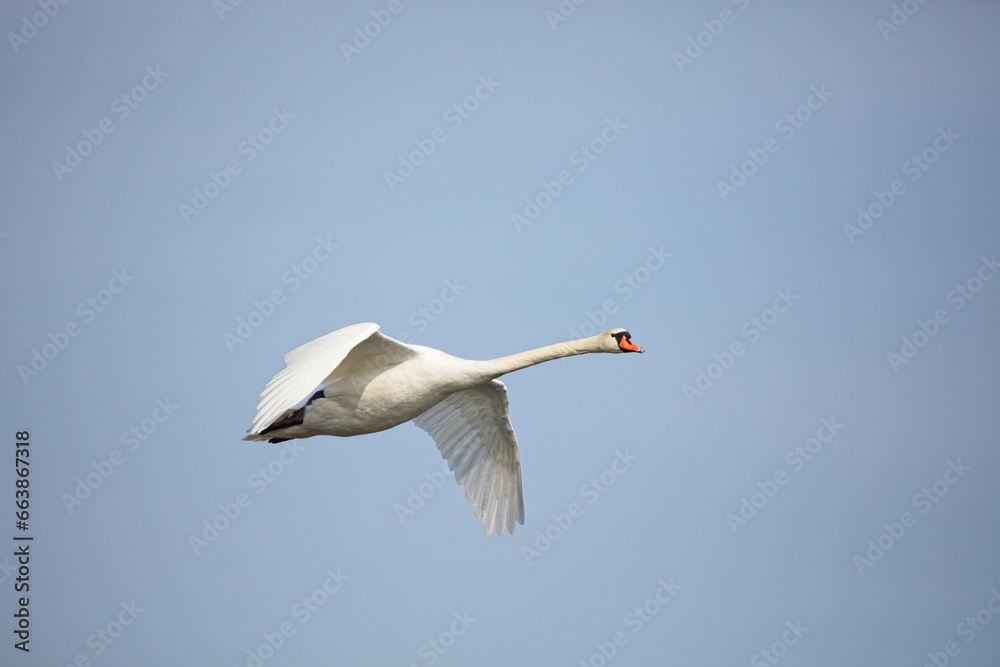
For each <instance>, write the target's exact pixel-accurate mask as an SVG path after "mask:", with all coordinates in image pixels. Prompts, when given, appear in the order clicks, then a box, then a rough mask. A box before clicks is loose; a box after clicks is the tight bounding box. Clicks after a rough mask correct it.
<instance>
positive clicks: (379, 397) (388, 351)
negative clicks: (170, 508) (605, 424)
mask: <svg viewBox="0 0 1000 667" xmlns="http://www.w3.org/2000/svg"><path fill="white" fill-rule="evenodd" d="M642 351H643V349H642V348H641V347H639V346H638V345H635V344H634V343H632V341H631V337H630V336H629V334H628V332H627V331H625V330H624V329H612V330H610V331H607V332H605V333H602V334H598V335H597V336H593V337H591V338H583V339H580V340H576V341H570V342H568V343H559V344H556V345H549V346H546V347H542V348H538V349H536V350H530V351H528V352H522V353H520V354H514V355H511V356H509V357H501V358H499V359H493V360H490V361H470V360H467V359H460V358H458V357H453V356H451V355H450V354H445V353H444V352H441V351H439V350H435V349H433V348H430V347H424V346H423V345H407V344H404V343H401V342H399V341H397V340H394V339H392V338H389V337H388V336H384V335H382V334H381V333H379V326H378V325H377V324H372V323H364V324H354V325H352V326H349V327H345V328H343V329H339V330H337V331H334V332H333V333H330V334H327V335H326V336H322V337H321V338H317V339H316V340H314V341H312V342H310V343H306V344H305V345H303V346H301V347H298V348H296V349H294V350H292V351H291V352H289V353H288V354H286V355H285V357H284V360H285V368H284V370H282V371H281V372H280V373H278V374H277V375H276V376H274V377H273V378H272V379H271V381H270V382H268V383H267V386H265V387H264V391H263V392H262V393H261V399H260V403H259V404H258V405H257V413H256V415H255V416H254V419H253V425H252V426H251V427H250V430H249V431H248V432H247V435H246V436H245V437H244V438H243V439H244V440H271V441H273V442H280V441H282V440H288V439H292V438H308V437H310V436H314V435H336V436H352V435H360V434H362V433H375V432H377V431H384V430H385V429H387V428H392V427H393V426H397V425H399V424H402V423H403V422H407V421H410V420H413V421H414V423H416V425H417V426H419V427H420V428H422V429H423V430H425V431H427V433H428V434H430V436H431V437H432V438H433V439H434V441H435V443H436V444H437V446H438V449H439V450H440V451H441V455H442V456H443V457H444V458H445V459H446V460H447V461H448V467H449V468H451V470H452V471H453V472H454V473H455V479H456V480H457V481H458V483H459V484H461V485H462V486H463V487H464V488H465V495H466V498H468V499H469V500H471V501H473V503H474V504H475V512H476V517H477V518H479V519H481V520H482V521H483V528H484V530H485V532H486V533H487V534H489V533H492V532H494V530H495V531H496V533H497V534H498V535H502V534H503V531H504V528H505V527H506V529H507V531H508V532H510V533H513V532H514V527H515V525H516V523H522V524H523V523H524V500H523V498H522V495H521V463H520V456H519V454H518V449H517V438H516V437H515V435H514V429H513V428H512V427H511V425H510V418H509V415H508V408H507V390H506V387H504V384H503V383H502V382H500V381H499V380H497V379H496V378H498V377H500V376H501V375H504V374H506V373H509V372H511V371H515V370H518V369H520V368H525V367H527V366H533V365H535V364H539V363H542V362H544V361H549V360H552V359H558V358H560V357H567V356H572V355H576V354H586V353H588V352H642ZM318 386H319V387H321V390H320V391H319V392H316V393H315V394H313V393H312V392H313V391H315V389H316V388H317V387H318ZM310 395H312V398H309V400H308V402H307V403H306V404H305V405H303V406H302V407H296V406H297V405H299V404H300V403H302V401H304V400H305V399H306V398H308V397H309V396H310Z"/></svg>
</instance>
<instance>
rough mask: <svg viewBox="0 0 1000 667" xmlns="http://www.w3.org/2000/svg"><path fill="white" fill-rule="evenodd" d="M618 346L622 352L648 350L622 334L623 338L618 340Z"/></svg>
mask: <svg viewBox="0 0 1000 667" xmlns="http://www.w3.org/2000/svg"><path fill="white" fill-rule="evenodd" d="M618 348H619V349H620V350H621V351H622V352H638V353H639V354H642V353H643V352H645V351H646V350H644V349H642V348H641V347H639V346H638V345H636V344H635V343H633V342H632V339H631V338H628V337H626V336H622V339H621V340H620V341H618Z"/></svg>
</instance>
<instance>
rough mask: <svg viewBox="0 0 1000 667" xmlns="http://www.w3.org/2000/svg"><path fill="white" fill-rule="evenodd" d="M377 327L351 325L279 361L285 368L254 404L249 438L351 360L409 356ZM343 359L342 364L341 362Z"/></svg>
mask: <svg viewBox="0 0 1000 667" xmlns="http://www.w3.org/2000/svg"><path fill="white" fill-rule="evenodd" d="M379 328H380V327H379V325H377V324H374V323H371V322H364V323H362V324H352V325H351V326H349V327H344V328H343V329H338V330H337V331H334V332H333V333H329V334H326V335H325V336H321V337H319V338H317V339H316V340H313V341H310V342H308V343H306V344H305V345H300V346H299V347H297V348H295V349H294V350H292V351H291V352H289V353H288V354H286V355H285V356H284V357H283V359H284V361H285V368H284V369H282V371H281V372H280V373H278V374H277V375H275V376H274V377H273V378H271V380H270V381H269V382H268V383H267V385H266V386H265V387H264V391H262V392H261V394H260V402H259V403H257V412H256V414H254V418H253V424H252V425H251V427H250V430H249V431H247V433H248V434H249V435H254V434H258V433H260V432H261V431H263V430H264V429H265V428H267V427H268V426H270V425H271V424H272V423H273V422H274V421H275V420H276V419H277V418H278V417H280V416H281V415H282V414H284V413H285V411H286V410H290V409H292V408H293V407H295V405H296V404H298V403H300V402H301V401H303V400H305V399H306V398H308V397H309V396H310V395H311V394H312V392H314V391H315V390H316V387H317V386H319V385H320V384H324V385H325V384H328V383H329V382H330V381H332V379H335V378H336V377H337V374H338V372H348V370H347V367H349V366H352V360H355V359H357V358H364V357H369V356H370V355H372V354H385V355H387V359H389V360H390V361H391V362H396V363H398V361H400V360H401V359H403V358H405V357H406V356H408V355H410V354H413V351H412V349H411V348H409V347H408V346H407V345H404V344H403V343H400V342H399V341H397V340H394V339H392V338H389V337H388V336H383V335H382V334H381V333H379ZM345 360H346V363H345Z"/></svg>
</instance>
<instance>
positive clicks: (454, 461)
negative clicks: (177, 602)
mask: <svg viewBox="0 0 1000 667" xmlns="http://www.w3.org/2000/svg"><path fill="white" fill-rule="evenodd" d="M413 422H414V423H415V424H416V425H417V426H419V427H420V428H421V429H423V430H424V431H426V432H427V433H428V435H430V436H431V437H432V438H433V439H434V442H435V444H437V447H438V450H439V451H440V452H441V456H442V457H444V459H445V460H446V461H448V467H449V468H450V469H451V470H452V472H454V473H455V480H456V481H457V482H458V483H459V484H461V485H462V487H463V488H464V489H465V497H466V498H467V499H468V500H469V501H471V502H472V506H473V510H474V512H475V515H476V518H477V519H480V520H481V521H482V522H483V531H484V532H485V533H486V534H487V535H489V534H491V533H494V532H495V533H496V534H497V535H503V533H504V530H505V529H506V531H507V532H508V533H511V534H513V533H514V528H515V527H516V525H517V524H518V523H521V524H523V523H524V497H523V495H522V493H521V455H520V453H519V452H518V449H517V436H515V435H514V428H513V427H512V426H511V425H510V414H509V407H508V403H507V388H506V387H505V386H504V384H503V383H502V382H500V381H499V380H493V381H492V382H490V383H488V384H484V385H481V386H478V387H473V388H471V389H465V390H463V391H457V392H455V393H454V394H452V395H451V396H449V397H448V398H446V399H445V400H443V401H441V402H440V403H438V404H437V405H435V406H434V407H433V408H431V409H430V410H428V411H427V412H425V413H424V414H422V415H420V416H419V417H417V418H416V419H414V420H413Z"/></svg>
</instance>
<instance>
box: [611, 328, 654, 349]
mask: <svg viewBox="0 0 1000 667" xmlns="http://www.w3.org/2000/svg"><path fill="white" fill-rule="evenodd" d="M600 335H601V337H602V338H603V339H604V340H605V341H606V342H605V344H606V345H607V346H608V347H609V348H610V349H609V350H608V351H609V352H638V353H640V354H642V353H643V352H645V351H646V350H644V349H642V348H641V347H639V346H638V345H636V344H635V343H633V342H632V334H630V333H629V332H628V331H626V330H625V329H621V328H615V329H609V330H608V331H605V332H604V333H602V334H600Z"/></svg>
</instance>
